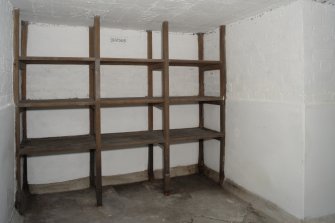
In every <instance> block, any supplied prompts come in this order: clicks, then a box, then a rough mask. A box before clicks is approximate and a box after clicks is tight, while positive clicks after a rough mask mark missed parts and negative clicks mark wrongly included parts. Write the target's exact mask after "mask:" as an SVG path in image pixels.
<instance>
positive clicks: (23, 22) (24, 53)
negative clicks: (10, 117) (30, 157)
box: [21, 21, 28, 139]
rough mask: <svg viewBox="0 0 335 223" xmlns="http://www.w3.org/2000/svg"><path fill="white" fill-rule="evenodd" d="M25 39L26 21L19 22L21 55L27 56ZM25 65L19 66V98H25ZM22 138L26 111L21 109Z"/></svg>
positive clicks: (26, 34) (25, 131)
mask: <svg viewBox="0 0 335 223" xmlns="http://www.w3.org/2000/svg"><path fill="white" fill-rule="evenodd" d="M27 41H28V22H26V21H22V22H21V56H27ZM26 68H27V66H26V64H22V66H21V98H22V100H26V99H27V69H26ZM22 138H23V139H26V138H27V112H26V109H23V110H22Z"/></svg>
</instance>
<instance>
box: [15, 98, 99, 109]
mask: <svg viewBox="0 0 335 223" xmlns="http://www.w3.org/2000/svg"><path fill="white" fill-rule="evenodd" d="M94 104H95V101H94V100H93V99H43V100H20V101H19V103H18V107H20V108H28V109H43V108H45V109H46V108H82V107H88V106H92V105H94Z"/></svg>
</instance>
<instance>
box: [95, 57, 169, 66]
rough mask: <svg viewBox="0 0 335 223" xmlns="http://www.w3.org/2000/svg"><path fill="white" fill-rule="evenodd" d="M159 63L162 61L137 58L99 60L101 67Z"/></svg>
mask: <svg viewBox="0 0 335 223" xmlns="http://www.w3.org/2000/svg"><path fill="white" fill-rule="evenodd" d="M160 63H163V60H161V59H139V58H101V65H156V64H160Z"/></svg>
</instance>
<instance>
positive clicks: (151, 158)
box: [147, 31, 163, 181]
mask: <svg viewBox="0 0 335 223" xmlns="http://www.w3.org/2000/svg"><path fill="white" fill-rule="evenodd" d="M147 58H148V59H152V31H147ZM148 97H149V98H153V70H152V67H151V66H148ZM161 102H163V100H162V101H161ZM153 122H154V118H153V106H152V104H149V105H148V130H149V131H152V130H153ZM148 179H149V181H153V180H154V145H153V144H148Z"/></svg>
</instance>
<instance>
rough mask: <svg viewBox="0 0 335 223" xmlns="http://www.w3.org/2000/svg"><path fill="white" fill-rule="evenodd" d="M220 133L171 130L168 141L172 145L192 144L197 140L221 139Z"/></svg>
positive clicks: (197, 129) (192, 129)
mask: <svg viewBox="0 0 335 223" xmlns="http://www.w3.org/2000/svg"><path fill="white" fill-rule="evenodd" d="M223 136H224V134H223V133H221V132H217V131H213V130H210V129H206V128H186V129H171V130H170V140H171V143H172V144H175V143H184V142H193V141H197V140H199V139H204V140H206V139H216V138H220V137H223Z"/></svg>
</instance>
